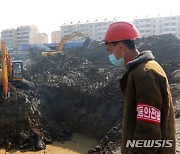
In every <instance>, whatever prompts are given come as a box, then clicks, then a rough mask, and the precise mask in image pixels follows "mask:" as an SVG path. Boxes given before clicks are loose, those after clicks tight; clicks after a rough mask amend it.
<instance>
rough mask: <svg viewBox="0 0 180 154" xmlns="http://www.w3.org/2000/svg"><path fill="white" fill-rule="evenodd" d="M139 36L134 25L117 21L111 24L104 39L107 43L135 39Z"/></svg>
mask: <svg viewBox="0 0 180 154" xmlns="http://www.w3.org/2000/svg"><path fill="white" fill-rule="evenodd" d="M139 37H140V35H139V32H138V30H137V29H136V27H135V26H134V25H132V24H130V23H128V22H115V23H112V24H111V25H110V26H109V28H108V30H107V32H106V34H105V37H104V40H105V42H106V43H110V42H116V41H122V40H134V39H136V38H139Z"/></svg>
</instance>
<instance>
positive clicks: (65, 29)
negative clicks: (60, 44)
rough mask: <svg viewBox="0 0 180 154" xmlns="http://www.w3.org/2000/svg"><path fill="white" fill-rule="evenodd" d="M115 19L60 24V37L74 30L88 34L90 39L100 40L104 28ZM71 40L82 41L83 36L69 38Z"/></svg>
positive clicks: (102, 37)
mask: <svg viewBox="0 0 180 154" xmlns="http://www.w3.org/2000/svg"><path fill="white" fill-rule="evenodd" d="M114 21H115V20H109V21H107V20H106V19H105V20H104V21H97V20H96V21H95V22H89V21H87V22H86V23H81V22H78V23H76V24H73V23H71V24H64V25H62V26H60V31H61V38H63V37H64V36H66V35H69V34H71V33H74V32H75V31H79V32H81V33H83V34H85V36H88V37H89V38H90V39H91V40H96V41H100V40H102V39H104V35H105V32H106V30H107V29H108V27H109V25H110V24H111V23H113V22H114ZM70 41H72V42H82V41H84V38H81V37H75V38H73V39H71V40H70Z"/></svg>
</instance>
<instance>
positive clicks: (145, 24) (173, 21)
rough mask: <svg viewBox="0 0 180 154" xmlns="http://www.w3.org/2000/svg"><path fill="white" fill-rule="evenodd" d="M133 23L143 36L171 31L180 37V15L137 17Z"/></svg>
mask: <svg viewBox="0 0 180 154" xmlns="http://www.w3.org/2000/svg"><path fill="white" fill-rule="evenodd" d="M133 23H134V25H135V26H136V27H137V29H138V30H139V33H140V35H141V36H142V37H148V36H152V35H163V34H170V33H171V34H173V35H174V36H176V37H177V38H178V39H179V38H180V16H169V17H156V18H143V19H135V20H134V21H133Z"/></svg>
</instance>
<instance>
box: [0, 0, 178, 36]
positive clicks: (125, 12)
mask: <svg viewBox="0 0 180 154" xmlns="http://www.w3.org/2000/svg"><path fill="white" fill-rule="evenodd" d="M158 14H160V16H169V15H171V14H172V15H180V0H123V1H122V0H88V1H87V0H0V32H1V31H2V30H3V29H11V28H16V27H18V26H26V25H35V26H38V31H39V32H41V33H42V32H45V33H47V34H48V35H49V36H50V34H51V32H52V31H54V30H60V25H62V24H63V23H70V22H71V21H72V22H74V23H76V22H78V21H81V22H85V21H87V20H89V21H94V20H96V19H97V20H99V21H101V20H104V19H105V18H107V19H113V18H114V17H115V18H116V19H117V20H121V21H122V20H124V21H132V20H133V19H135V17H136V16H137V17H138V18H145V17H146V15H148V17H157V15H158Z"/></svg>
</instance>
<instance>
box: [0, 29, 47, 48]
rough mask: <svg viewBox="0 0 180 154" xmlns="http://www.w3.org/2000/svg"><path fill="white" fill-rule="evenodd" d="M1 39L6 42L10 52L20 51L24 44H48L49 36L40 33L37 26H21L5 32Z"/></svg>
mask: <svg viewBox="0 0 180 154" xmlns="http://www.w3.org/2000/svg"><path fill="white" fill-rule="evenodd" d="M1 39H2V41H5V42H6V45H7V47H8V50H17V49H20V48H21V47H22V45H24V44H44V43H48V35H47V34H45V33H38V28H37V27H36V26H20V27H17V29H6V30H3V31H2V32H1Z"/></svg>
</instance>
